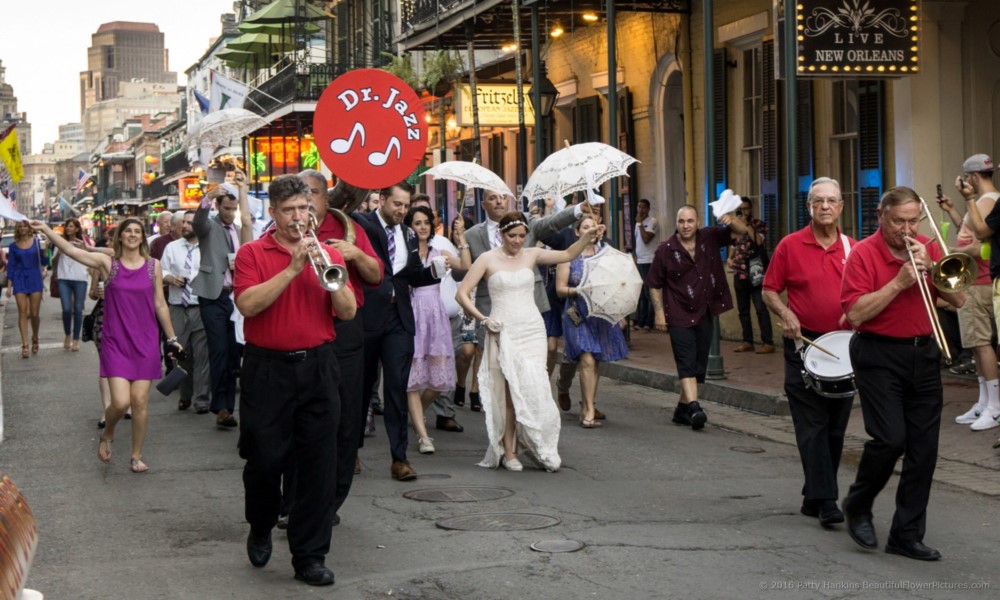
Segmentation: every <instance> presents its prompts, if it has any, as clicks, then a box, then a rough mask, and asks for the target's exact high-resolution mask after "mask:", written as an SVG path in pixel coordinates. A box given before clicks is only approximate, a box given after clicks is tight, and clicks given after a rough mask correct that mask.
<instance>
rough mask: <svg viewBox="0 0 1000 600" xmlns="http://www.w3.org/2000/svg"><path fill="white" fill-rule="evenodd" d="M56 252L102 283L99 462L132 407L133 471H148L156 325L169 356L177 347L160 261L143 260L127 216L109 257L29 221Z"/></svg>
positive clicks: (139, 234)
mask: <svg viewBox="0 0 1000 600" xmlns="http://www.w3.org/2000/svg"><path fill="white" fill-rule="evenodd" d="M31 227H32V228H33V229H35V230H36V231H41V232H42V233H44V234H45V235H46V236H48V238H49V239H50V240H51V241H52V243H53V244H55V245H56V246H57V247H58V248H59V251H60V252H62V253H63V254H65V255H66V256H68V257H70V258H72V259H73V260H76V261H78V262H80V263H82V264H84V265H86V266H88V267H91V268H93V269H97V271H98V272H99V273H100V277H101V279H103V280H105V281H106V282H107V283H105V285H104V323H103V329H102V332H101V377H107V378H108V383H109V385H110V388H111V405H110V406H109V407H108V408H107V410H106V411H105V413H104V420H105V427H104V432H103V433H102V434H101V440H100V442H99V443H98V446H97V456H98V458H100V459H101V460H102V461H103V462H109V461H110V460H111V442H112V440H114V435H115V426H116V425H117V424H118V421H120V420H121V419H122V417H124V416H125V412H126V411H127V410H128V409H129V408H130V407H131V409H132V458H131V463H130V464H131V469H132V472H133V473H145V472H146V471H148V470H149V467H147V466H146V463H144V462H143V461H142V446H143V442H145V439H146V427H147V422H148V413H147V410H146V405H147V403H148V401H149V388H150V385H151V384H152V382H153V380H154V379H159V378H160V377H162V376H163V372H162V370H161V363H160V348H159V330H158V329H157V326H156V324H157V321H159V324H160V326H161V327H163V331H164V332H166V334H167V342H168V343H169V344H170V345H171V346H172V347H173V348H174V352H175V353H179V352H181V351H182V350H183V349H182V348H181V346H180V344H178V343H177V337H176V336H175V335H174V327H173V325H172V324H171V322H170V313H169V312H168V310H167V302H166V300H165V299H164V297H163V273H162V271H161V270H160V263H159V261H157V260H156V259H153V258H150V257H149V244H148V243H147V242H146V233H145V230H144V229H143V226H142V222H141V221H140V220H139V219H135V218H129V219H125V220H124V221H122V223H121V224H120V225H119V226H118V235H116V236H115V238H114V245H113V254H112V255H107V254H101V253H96V252H94V253H92V252H88V251H87V250H85V249H81V248H77V247H75V246H74V245H73V244H71V243H70V242H69V241H67V240H66V239H65V238H63V237H62V236H61V235H58V234H56V233H54V232H53V231H52V230H51V229H50V228H49V226H48V225H46V224H45V223H43V222H41V221H31Z"/></svg>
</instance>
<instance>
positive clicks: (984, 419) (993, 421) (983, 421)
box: [971, 409, 1000, 431]
mask: <svg viewBox="0 0 1000 600" xmlns="http://www.w3.org/2000/svg"><path fill="white" fill-rule="evenodd" d="M998 418H1000V415H997V416H993V413H991V412H990V411H989V409H987V410H984V411H983V414H981V415H979V418H978V419H976V422H975V423H973V424H972V425H971V428H972V430H973V431H986V430H987V429H993V428H994V427H1000V423H997V419H998Z"/></svg>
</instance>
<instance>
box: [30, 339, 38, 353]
mask: <svg viewBox="0 0 1000 600" xmlns="http://www.w3.org/2000/svg"><path fill="white" fill-rule="evenodd" d="M31 353H32V354H38V338H31Z"/></svg>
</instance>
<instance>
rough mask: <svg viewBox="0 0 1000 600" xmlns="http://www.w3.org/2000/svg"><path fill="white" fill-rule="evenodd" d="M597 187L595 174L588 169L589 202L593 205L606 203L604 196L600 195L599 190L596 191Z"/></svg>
mask: <svg viewBox="0 0 1000 600" xmlns="http://www.w3.org/2000/svg"><path fill="white" fill-rule="evenodd" d="M596 187H597V186H596V185H594V174H593V173H591V172H590V171H587V202H588V203H589V204H590V205H591V206H599V205H601V204H604V198H603V197H601V196H600V195H598V194H597V192H595V191H594V188H596Z"/></svg>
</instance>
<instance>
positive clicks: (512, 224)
mask: <svg viewBox="0 0 1000 600" xmlns="http://www.w3.org/2000/svg"><path fill="white" fill-rule="evenodd" d="M518 226H520V227H527V226H528V224H527V223H525V222H524V221H520V220H518V221H511V222H510V223H507V224H506V225H504V226H503V227H501V228H500V231H502V232H504V233H506V232H507V230H508V229H512V228H514V227H518Z"/></svg>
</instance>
